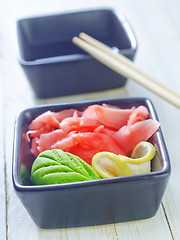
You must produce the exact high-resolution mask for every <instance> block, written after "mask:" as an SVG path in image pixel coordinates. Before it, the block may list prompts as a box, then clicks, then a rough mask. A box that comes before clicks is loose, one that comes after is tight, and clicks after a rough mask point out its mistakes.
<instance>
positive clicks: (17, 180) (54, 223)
mask: <svg viewBox="0 0 180 240" xmlns="http://www.w3.org/2000/svg"><path fill="white" fill-rule="evenodd" d="M95 103H97V104H102V103H107V104H111V105H115V106H119V107H122V108H129V107H132V106H139V105H144V106H146V107H147V108H148V109H149V111H150V116H151V118H152V119H157V120H158V118H157V114H156V112H155V109H154V107H153V105H152V103H151V102H150V101H149V100H148V99H144V98H126V99H112V100H102V101H91V102H81V103H72V104H60V105H49V106H40V107H36V108H31V109H26V110H24V111H22V112H21V113H20V114H19V116H18V118H17V121H16V124H15V137H14V154H13V173H12V177H13V184H14V189H15V191H16V193H17V195H18V197H19V199H20V200H21V202H22V204H23V205H24V207H25V208H26V210H27V211H28V213H29V215H30V216H31V218H32V219H33V221H34V222H35V224H36V225H37V226H38V227H40V228H43V229H53V228H66V227H80V226H90V225H98V224H106V223H117V222H124V221H134V220H139V219H145V218H150V217H153V216H154V215H155V214H156V212H157V210H158V208H159V205H160V202H161V200H162V197H163V194H164V192H165V189H166V185H167V182H168V179H169V175H170V162H169V157H168V153H167V149H166V145H165V143H164V140H163V135H162V132H161V129H159V130H158V131H157V132H156V134H154V135H153V136H152V137H151V139H150V141H151V142H152V143H153V144H155V145H156V146H157V152H158V154H157V155H156V158H155V159H153V161H152V172H151V173H148V174H143V175H134V176H126V177H117V178H110V179H102V180H94V181H87V182H79V183H67V184H59V185H58V184H57V185H46V186H45V185H44V186H33V185H32V184H31V182H30V177H29V176H30V168H31V165H32V162H33V160H34V157H33V156H32V155H31V154H30V145H29V143H28V142H27V141H26V140H25V139H26V138H25V133H26V131H27V129H28V125H29V123H30V122H31V121H32V119H34V118H35V117H36V116H38V115H39V114H41V113H43V112H45V111H47V110H51V111H60V110H63V109H68V108H76V109H79V110H83V109H85V108H86V107H87V106H89V105H91V104H95Z"/></svg>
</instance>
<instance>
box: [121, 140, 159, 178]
mask: <svg viewBox="0 0 180 240" xmlns="http://www.w3.org/2000/svg"><path fill="white" fill-rule="evenodd" d="M154 156H155V148H154V146H153V145H152V144H151V143H149V142H140V143H139V144H137V145H136V147H135V148H134V150H133V152H132V154H131V158H128V157H125V156H122V155H120V156H119V157H121V158H123V159H124V160H125V162H126V164H127V166H128V167H129V168H130V169H131V171H132V172H133V173H134V174H145V173H149V172H151V160H152V159H153V158H154Z"/></svg>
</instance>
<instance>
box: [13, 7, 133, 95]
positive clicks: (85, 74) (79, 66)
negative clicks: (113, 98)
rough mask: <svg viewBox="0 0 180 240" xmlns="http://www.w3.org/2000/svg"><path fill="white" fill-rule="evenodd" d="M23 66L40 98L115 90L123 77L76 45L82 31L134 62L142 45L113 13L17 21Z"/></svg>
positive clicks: (122, 17)
mask: <svg viewBox="0 0 180 240" xmlns="http://www.w3.org/2000/svg"><path fill="white" fill-rule="evenodd" d="M16 26H17V40H18V41H17V42H18V44H17V45H18V55H19V57H18V58H19V63H20V64H21V66H22V68H23V70H24V72H25V74H26V76H27V78H28V80H29V82H30V84H31V86H32V89H33V90H34V92H35V94H36V96H37V97H39V98H49V97H57V96H62V95H70V94H78V93H86V92H93V91H101V90H106V89H113V88H117V87H122V86H124V85H125V83H126V80H127V79H125V78H124V77H122V76H120V75H119V74H117V73H115V72H113V71H112V70H111V69H109V68H107V67H106V66H104V65H103V64H101V63H99V62H97V61H96V60H94V59H93V58H92V57H91V56H89V55H88V54H86V53H85V52H84V51H82V50H81V49H80V48H78V47H77V46H75V45H74V44H73V43H72V38H73V37H74V36H78V35H79V33H80V32H85V33H87V34H89V35H91V36H92V37H94V38H96V39H98V40H100V41H102V42H104V43H105V44H107V45H109V46H110V47H112V48H114V49H115V51H117V50H118V51H120V52H121V53H122V54H124V55H125V56H126V57H128V58H129V59H131V60H133V59H134V56H135V53H136V50H137V42H136V38H135V35H134V33H133V31H132V29H131V27H130V25H129V23H128V21H127V20H126V19H125V17H124V16H123V15H122V14H120V13H118V14H117V13H116V12H115V11H114V10H111V9H98V10H89V11H88V10H87V11H81V12H72V13H64V14H56V15H46V16H38V17H32V18H24V19H19V20H18V21H17V24H16Z"/></svg>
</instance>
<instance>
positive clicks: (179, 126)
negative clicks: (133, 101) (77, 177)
mask: <svg viewBox="0 0 180 240" xmlns="http://www.w3.org/2000/svg"><path fill="white" fill-rule="evenodd" d="M96 7H98V8H101V7H111V8H115V9H116V10H120V11H122V12H123V13H124V14H125V16H126V17H127V18H128V20H129V22H130V23H131V25H132V27H133V28H134V31H135V34H136V36H137V39H138V43H139V48H138V53H137V56H136V60H135V62H136V65H137V66H139V67H140V68H141V69H143V70H145V71H146V72H147V73H149V74H151V75H152V76H154V77H156V78H157V79H159V81H160V82H163V83H165V84H166V85H168V86H169V87H171V88H173V89H174V90H176V91H180V14H179V12H180V1H179V0H171V1H169V0H146V1H144V0H91V1H85V0H84V1H83V0H81V1H80V0H76V1H75V0H74V1H73V0H66V1H65V0H54V1H53V0H51V1H50V0H31V1H23V0H14V1H10V0H6V1H5V0H4V1H3V0H1V1H0V11H1V12H0V153H1V154H0V186H1V187H0V239H2V240H4V239H9V240H16V239H17V240H24V239H33V240H37V239H53V240H56V239H73V240H76V239H81V240H82V239H86V240H88V239H98V240H99V239H103V240H105V239H111V240H112V239H115V240H117V239H130V240H131V239H132V240H134V239H138V240H139V239H143V240H144V239H147V240H148V239H149V240H152V239H153V240H158V239H163V240H170V239H176V240H179V239H180V227H179V226H180V184H179V183H180V154H179V152H180V138H179V136H180V122H179V119H180V111H179V110H178V109H176V108H175V107H173V106H172V105H170V104H169V103H167V102H165V101H164V100H162V99H160V98H159V97H157V96H155V95H154V94H153V93H151V92H149V91H148V90H146V89H144V88H143V87H141V86H139V85H138V84H136V83H134V82H133V81H131V80H129V81H128V83H127V85H126V86H125V87H124V88H122V89H116V90H111V91H105V92H99V93H91V94H82V95H76V96H67V97H60V98H54V99H46V100H39V99H36V98H35V97H34V93H33V92H32V90H31V87H30V85H29V83H28V81H27V79H26V77H25V75H24V73H23V71H22V69H21V67H20V66H19V64H18V62H17V58H16V52H15V50H14V49H15V44H14V31H15V28H14V26H15V25H14V24H15V20H16V19H17V18H18V17H22V16H31V15H38V14H46V13H56V12H66V11H72V10H79V9H87V8H96ZM126 96H127V97H134V96H135V97H136V96H138V97H139V96H141V97H148V98H150V99H151V100H152V102H153V104H154V106H155V108H156V110H157V112H158V116H159V120H160V122H161V127H162V131H163V134H164V138H165V141H166V144H167V148H168V152H169V155H170V160H171V166H172V172H171V177H170V181H169V183H168V187H167V190H166V192H165V195H164V197H163V200H162V203H161V205H160V208H159V210H158V212H157V214H156V215H155V216H154V217H153V218H151V219H147V220H141V221H135V222H128V223H117V224H109V225H102V226H93V227H82V228H72V229H58V230H40V229H38V228H37V227H36V226H35V224H34V223H33V221H32V220H31V218H30V217H29V215H28V213H27V212H26V210H25V209H24V207H23V206H22V204H21V203H20V201H19V199H18V198H17V196H16V194H15V192H14V189H13V185H12V178H11V172H12V169H11V166H12V145H13V134H14V133H13V130H14V120H15V117H16V115H17V113H18V112H19V111H21V110H23V109H25V108H27V107H32V106H35V105H39V104H44V103H62V102H71V101H79V100H89V99H102V98H107V97H110V98H113V97H126Z"/></svg>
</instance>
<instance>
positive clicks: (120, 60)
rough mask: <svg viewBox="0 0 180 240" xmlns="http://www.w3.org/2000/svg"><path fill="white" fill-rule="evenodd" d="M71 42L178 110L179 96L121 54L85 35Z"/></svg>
mask: <svg viewBox="0 0 180 240" xmlns="http://www.w3.org/2000/svg"><path fill="white" fill-rule="evenodd" d="M72 41H73V43H74V44H76V45H77V46H79V47H80V48H82V49H83V50H85V51H86V52H88V53H89V54H90V55H91V56H92V57H94V58H95V59H97V60H98V61H100V62H101V63H103V64H104V65H106V66H107V67H109V68H111V69H112V70H114V71H115V72H117V73H119V74H121V75H123V76H124V77H126V78H130V79H132V80H134V81H135V82H137V83H139V84H141V85H142V86H144V87H145V88H147V89H149V90H150V91H152V92H153V93H155V94H156V95H158V96H159V97H161V98H163V99H164V100H166V101H167V102H169V103H171V104H172V105H174V106H175V107H177V108H180V95H179V94H178V93H176V92H175V91H173V90H171V89H169V87H167V86H165V85H163V84H162V83H160V82H158V81H157V80H156V79H154V78H152V77H151V76H149V75H147V74H146V73H144V72H143V71H141V70H140V69H138V68H137V67H136V66H135V64H134V63H133V62H132V61H130V60H129V59H128V58H126V57H124V56H123V55H122V54H120V53H115V52H114V51H113V50H112V49H111V48H110V47H108V46H107V45H105V44H103V43H101V42H99V41H97V40H96V39H94V38H92V37H90V36H89V35H87V34H85V33H80V34H79V38H78V37H74V38H73V40H72Z"/></svg>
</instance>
